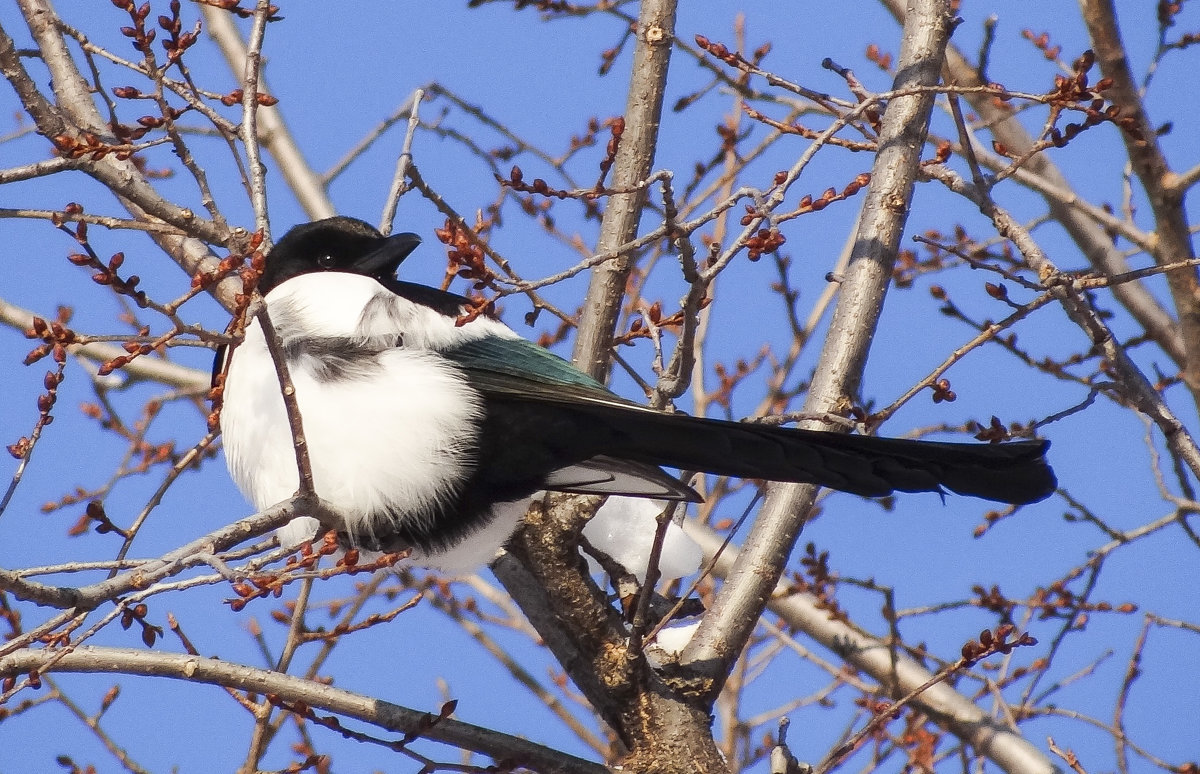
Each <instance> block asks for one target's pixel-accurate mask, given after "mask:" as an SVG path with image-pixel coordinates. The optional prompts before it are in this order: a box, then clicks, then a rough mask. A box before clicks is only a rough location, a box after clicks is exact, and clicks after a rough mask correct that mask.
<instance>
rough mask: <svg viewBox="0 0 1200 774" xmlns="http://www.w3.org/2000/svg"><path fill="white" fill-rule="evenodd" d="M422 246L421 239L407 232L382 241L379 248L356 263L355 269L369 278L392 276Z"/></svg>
mask: <svg viewBox="0 0 1200 774" xmlns="http://www.w3.org/2000/svg"><path fill="white" fill-rule="evenodd" d="M419 244H421V237H419V236H417V235H416V234H412V233H409V232H405V233H403V234H392V235H391V236H390V237H387V238H385V239H382V240H381V241H380V243H379V246H378V247H376V248H375V249H374V250H372V251H371V252H369V253H367V254H366V255H364V256H363V257H362V258H359V259H358V260H357V261H355V262H354V269H355V270H356V271H358V272H361V273H362V274H365V275H367V276H369V277H378V276H383V275H387V276H391V275H394V274H395V273H396V269H398V268H400V264H401V263H403V262H404V259H405V258H407V257H408V255H409V253H411V252H412V251H413V250H416V249H417V245H419Z"/></svg>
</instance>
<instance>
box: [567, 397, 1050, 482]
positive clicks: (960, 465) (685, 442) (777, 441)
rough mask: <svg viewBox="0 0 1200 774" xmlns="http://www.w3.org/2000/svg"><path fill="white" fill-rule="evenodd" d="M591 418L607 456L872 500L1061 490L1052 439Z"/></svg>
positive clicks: (601, 410) (603, 410)
mask: <svg viewBox="0 0 1200 774" xmlns="http://www.w3.org/2000/svg"><path fill="white" fill-rule="evenodd" d="M584 411H585V412H586V413H592V414H593V419H594V420H597V421H598V422H599V423H601V424H603V425H605V426H606V429H607V430H608V431H610V433H611V435H609V434H608V433H606V435H608V440H609V442H611V443H613V444H614V448H610V449H606V450H605V453H606V454H609V455H611V456H613V457H620V458H623V459H628V460H633V461H635V462H642V463H647V464H650V465H665V466H667V467H673V468H679V469H682V470H697V471H703V472H706V473H713V474H717V475H723V476H737V477H740V478H761V479H767V480H769V481H794V482H800V483H808V484H819V485H821V486H827V487H830V488H832V489H838V490H841V491H843V492H851V493H854V494H858V495H863V496H865V497H882V496H884V495H888V494H891V493H892V492H893V491H897V490H898V491H901V492H944V491H947V490H949V491H951V492H956V493H958V494H963V495H970V496H973V497H982V498H984V499H986V500H996V501H998V502H1004V503H1014V504H1022V503H1032V502H1037V501H1038V500H1042V499H1045V498H1046V497H1048V496H1050V494H1051V493H1053V492H1054V489H1055V487H1056V486H1057V481H1056V480H1055V477H1054V471H1053V470H1051V468H1050V466H1049V465H1048V464H1047V463H1046V459H1045V456H1044V455H1045V452H1046V449H1047V447H1049V445H1050V442H1049V441H1044V440H1041V441H1018V442H1014V443H1005V444H986V443H941V442H936V441H910V440H904V439H900V438H879V437H875V436H862V435H845V434H842V433H832V432H822V431H817V430H800V429H796V428H786V427H777V426H772V425H759V424H751V423H743V422H724V421H721V420H715V419H705V418H700V417H690V416H687V415H681V414H653V413H650V412H646V411H638V410H628V409H621V408H617V407H592V408H591V410H589V409H584ZM593 412H594V413H593Z"/></svg>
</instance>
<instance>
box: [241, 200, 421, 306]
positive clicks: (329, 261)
mask: <svg viewBox="0 0 1200 774" xmlns="http://www.w3.org/2000/svg"><path fill="white" fill-rule="evenodd" d="M419 244H421V238H420V237H419V236H417V235H416V234H407V233H406V234H393V235H392V236H390V237H385V236H383V235H382V234H380V233H379V231H377V230H376V229H375V227H374V226H372V225H371V224H370V223H366V222H364V221H361V220H358V219H357V218H346V217H342V216H338V217H335V218H325V219H324V220H316V221H313V222H312V223H305V224H303V225H299V226H296V227H294V228H293V229H292V230H291V231H289V232H287V233H286V234H284V235H283V239H280V240H279V241H278V242H276V243H275V246H274V247H273V248H272V249H271V252H269V253H267V265H266V268H264V269H263V273H262V278H261V279H259V281H258V290H259V292H260V293H262V294H263V295H266V294H267V293H270V292H271V290H272V289H274V288H276V287H278V286H279V285H280V284H281V283H283V282H286V281H287V280H290V279H291V278H293V277H299V276H300V275H301V274H308V273H310V272H317V271H341V272H348V273H350V274H362V275H365V276H367V277H374V278H375V279H380V280H384V279H391V278H392V277H393V276H394V275H395V273H396V269H397V268H398V267H399V266H400V264H401V262H403V261H404V259H405V258H407V257H408V254H409V253H411V252H412V251H413V250H415V249H416V247H417V245H419Z"/></svg>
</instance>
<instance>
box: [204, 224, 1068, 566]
mask: <svg viewBox="0 0 1200 774" xmlns="http://www.w3.org/2000/svg"><path fill="white" fill-rule="evenodd" d="M419 243H420V238H419V237H417V236H416V235H415V234H396V235H393V236H389V237H384V236H382V235H380V233H379V232H378V231H377V230H376V229H375V228H373V227H372V226H370V225H369V224H367V223H364V222H363V221H360V220H355V219H353V218H346V217H335V218H328V219H325V220H320V221H316V222H313V223H308V224H305V225H301V226H297V227H295V228H293V229H292V230H291V231H289V232H288V233H287V234H286V235H285V236H284V237H283V239H281V240H279V242H278V244H276V245H275V247H274V249H272V250H271V252H270V253H269V254H268V255H267V258H266V267H265V269H264V271H263V274H262V278H261V280H260V282H259V286H258V287H259V290H260V291H261V292H262V293H263V294H264V296H265V298H266V304H267V310H268V313H269V316H270V319H271V321H272V325H273V327H274V328H275V330H276V332H277V334H278V337H279V339H280V343H281V345H282V346H281V353H282V355H283V357H284V358H286V362H287V366H288V369H289V371H290V374H291V380H292V383H293V385H294V388H295V397H296V402H297V404H298V407H299V410H300V416H301V419H302V423H303V427H304V432H305V435H306V437H307V442H308V455H309V459H310V462H311V467H312V472H313V480H314V485H315V488H316V492H317V494H318V495H319V496H320V497H321V498H322V499H323V500H324V501H326V502H327V503H328V504H329V505H330V506H332V508H333V509H335V510H336V511H338V512H339V513H340V514H341V516H342V517H343V518H344V520H345V530H346V533H347V536H348V538H349V540H350V542H351V543H352V544H353V545H357V546H361V547H365V548H371V549H377V550H378V549H389V548H394V547H397V546H408V547H412V548H413V549H414V553H413V557H412V559H413V561H415V562H417V563H419V564H424V565H428V566H435V567H441V568H445V569H465V568H469V567H474V566H478V565H480V564H484V563H486V562H488V561H490V560H491V559H492V558H493V556H494V555H495V551H496V549H497V548H499V547H500V546H501V545H502V544H503V543H504V542H505V541H506V540H507V539H508V538H509V536H510V535H511V534H512V532H513V531H514V530H515V529H516V527H517V524H518V523H519V520H520V518H521V515H522V514H523V513H524V511H525V508H526V506H527V505H528V503H529V501H530V498H531V497H532V496H533V495H534V494H535V493H537V492H540V491H545V490H553V491H559V492H576V493H590V494H602V495H627V496H632V497H647V498H658V499H664V500H681V501H689V502H695V501H698V500H700V496H699V495H698V494H697V493H696V492H695V490H693V489H692V488H691V487H689V486H687V485H686V484H684V483H681V482H680V481H679V480H678V479H677V478H675V477H673V476H671V475H670V474H668V473H667V472H666V471H664V470H663V469H662V468H661V467H659V466H667V467H672V468H679V469H682V470H691V471H703V472H707V473H713V474H717V475H724V476H738V477H743V478H756V479H767V480H770V481H794V482H805V483H810V484H819V485H821V486H827V487H831V488H833V489H839V490H841V491H844V492H852V493H854V494H859V495H863V496H867V497H880V496H884V495H888V494H891V493H892V492H893V491H902V492H939V493H943V492H946V491H949V492H956V493H958V494H964V495H971V496H974V497H982V498H985V499H988V500H997V501H1000V502H1006V503H1029V502H1035V501H1037V500H1041V499H1043V498H1045V497H1047V496H1048V495H1049V494H1050V493H1051V492H1052V491H1053V490H1054V488H1055V479H1054V473H1053V472H1052V471H1051V469H1050V467H1049V466H1048V465H1047V464H1046V461H1045V458H1044V453H1045V450H1046V448H1047V446H1048V442H1046V441H1021V442H1016V443H1006V444H975V443H968V444H963V443H937V442H927V441H910V440H902V439H894V438H877V437H869V436H860V435H845V434H842V433H834V432H821V431H813V430H799V429H792V428H784V427H778V426H770V425H762V424H753V423H739V422H725V421H720V420H714V419H705V418H700V417H691V416H686V415H683V414H665V413H662V412H659V411H655V410H652V409H650V408H647V407H645V406H641V405H638V404H636V403H632V402H630V401H627V400H625V399H623V398H620V397H618V396H617V395H615V394H613V393H612V392H610V391H609V390H608V389H607V388H606V387H604V385H602V384H600V383H599V382H597V381H595V380H593V379H592V378H590V377H588V376H587V375H586V374H583V373H582V372H580V371H578V370H576V369H575V368H574V367H573V366H572V365H571V364H570V363H568V362H566V361H565V360H562V359H561V358H559V357H556V356H555V355H553V354H551V353H550V352H547V351H546V350H544V349H542V348H541V347H539V346H537V345H535V344H533V343H532V342H529V341H526V340H525V339H522V338H521V337H520V336H518V335H517V334H516V333H515V332H513V331H512V330H511V329H509V328H508V327H507V326H505V325H504V324H503V323H501V322H500V321H498V320H496V319H493V318H491V317H488V316H486V315H479V316H476V317H474V318H473V319H471V320H470V321H469V322H466V323H465V324H463V323H461V318H463V317H464V315H465V314H466V312H467V311H468V309H470V306H469V302H468V300H467V299H465V298H463V297H461V296H457V295H454V294H452V293H447V292H444V291H441V290H438V289H435V288H430V287H425V286H423V285H417V284H413V283H409V282H403V281H400V280H398V279H396V278H395V273H396V270H397V268H398V267H399V265H400V263H401V262H402V261H403V260H404V259H405V258H406V257H407V256H408V255H409V254H410V253H411V252H412V251H413V250H414V249H415V248H416V247H417V245H418V244H419ZM218 359H219V361H220V356H218ZM217 367H218V368H220V367H221V362H218V365H217ZM224 396H225V397H224V408H223V410H222V415H221V429H222V433H223V435H224V439H225V440H224V445H225V455H226V458H227V462H228V465H229V470H230V473H231V474H232V476H233V479H234V481H236V482H237V485H238V487H240V488H241V490H242V492H243V493H244V494H245V495H246V497H247V498H248V499H249V500H250V501H251V502H252V503H253V504H254V506H255V507H257V508H260V509H262V508H266V507H268V506H270V505H273V504H275V503H277V502H281V501H283V500H286V499H287V498H289V497H291V496H292V495H293V494H295V492H296V490H297V487H298V481H299V477H298V474H297V466H296V461H295V455H294V451H293V445H292V436H291V431H290V425H289V422H288V417H287V413H286V410H285V408H284V402H283V399H282V398H281V393H280V386H279V382H278V379H277V376H276V371H275V368H274V366H273V363H272V359H271V355H270V352H269V351H268V347H267V342H266V339H265V337H264V334H263V329H262V327H261V326H260V325H259V324H258V322H257V321H253V322H252V323H251V324H250V325H249V326H248V327H247V330H246V337H245V340H244V341H243V342H242V343H241V344H240V345H239V346H237V347H236V348H235V349H234V350H233V352H232V356H231V358H230V360H229V363H228V373H227V377H226V382H225V393H224ZM299 521H300V520H297V522H299ZM315 526H316V525H315V522H314V521H313V520H307V521H306V522H304V523H300V524H297V523H295V522H294V523H293V526H292V528H291V529H290V531H289V532H288V533H285V535H284V536H283V537H284V538H285V540H290V542H299V541H300V540H302V539H305V538H306V537H312V533H313V531H314V529H315ZM305 532H307V534H305Z"/></svg>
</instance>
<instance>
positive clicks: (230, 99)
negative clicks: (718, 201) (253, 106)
mask: <svg viewBox="0 0 1200 774" xmlns="http://www.w3.org/2000/svg"><path fill="white" fill-rule="evenodd" d="M245 97H246V92H245V91H243V90H241V89H234V90H233V91H231V92H229V93H228V94H226V95H224V96H223V97H221V104H222V105H225V106H226V107H233V106H234V105H240V104H241V103H242V100H243V99H244V98H245ZM254 101H255V102H257V103H258V104H259V107H271V106H272V105H278V104H279V99H278V98H276V97H272V96H271V95H270V94H263V93H262V92H261V91H256V92H254Z"/></svg>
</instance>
